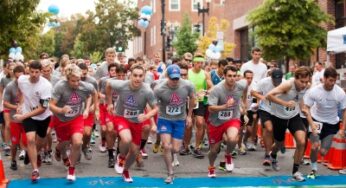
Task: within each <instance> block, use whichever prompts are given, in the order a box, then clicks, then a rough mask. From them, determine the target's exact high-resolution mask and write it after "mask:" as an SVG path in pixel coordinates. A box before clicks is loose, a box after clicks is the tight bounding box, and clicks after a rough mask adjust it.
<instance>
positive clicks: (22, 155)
mask: <svg viewBox="0 0 346 188" xmlns="http://www.w3.org/2000/svg"><path fill="white" fill-rule="evenodd" d="M18 158H19V160H24V158H25V150H23V149H22V150H21V151H20V153H19V155H18Z"/></svg>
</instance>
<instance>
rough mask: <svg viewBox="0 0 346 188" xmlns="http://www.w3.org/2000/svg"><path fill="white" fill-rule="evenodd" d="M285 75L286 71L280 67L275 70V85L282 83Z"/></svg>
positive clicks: (273, 74)
mask: <svg viewBox="0 0 346 188" xmlns="http://www.w3.org/2000/svg"><path fill="white" fill-rule="evenodd" d="M283 76H284V73H283V72H282V71H281V70H280V69H274V70H273V72H272V76H271V77H272V80H273V83H274V85H275V86H278V85H280V84H281V82H282V77H283Z"/></svg>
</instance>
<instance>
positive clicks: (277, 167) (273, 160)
mask: <svg viewBox="0 0 346 188" xmlns="http://www.w3.org/2000/svg"><path fill="white" fill-rule="evenodd" d="M272 168H273V170H275V171H279V170H280V167H279V165H278V160H277V159H272Z"/></svg>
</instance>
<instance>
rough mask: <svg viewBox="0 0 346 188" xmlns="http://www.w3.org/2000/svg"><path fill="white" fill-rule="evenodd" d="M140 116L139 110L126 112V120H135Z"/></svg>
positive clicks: (126, 110)
mask: <svg viewBox="0 0 346 188" xmlns="http://www.w3.org/2000/svg"><path fill="white" fill-rule="evenodd" d="M138 115H139V110H128V109H125V110H124V118H127V119H130V118H135V117H137V116H138Z"/></svg>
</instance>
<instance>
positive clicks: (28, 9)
mask: <svg viewBox="0 0 346 188" xmlns="http://www.w3.org/2000/svg"><path fill="white" fill-rule="evenodd" d="M38 3H39V0H20V1H13V0H2V1H0V12H1V14H0V28H1V29H0V54H1V57H3V58H7V57H8V50H9V48H10V47H11V42H12V41H13V40H16V41H17V43H18V45H19V46H21V47H22V48H23V53H24V56H25V58H26V59H30V58H37V57H35V53H32V52H33V51H35V50H36V48H37V45H38V43H39V42H38V41H39V33H40V32H41V30H42V28H43V24H44V23H45V21H46V18H47V17H49V13H38V12H36V11H35V8H36V6H37V5H38Z"/></svg>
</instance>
